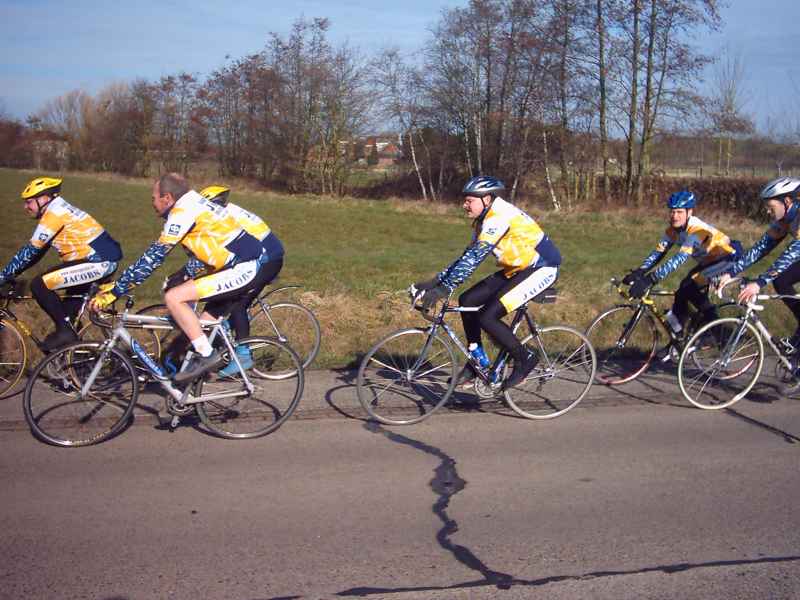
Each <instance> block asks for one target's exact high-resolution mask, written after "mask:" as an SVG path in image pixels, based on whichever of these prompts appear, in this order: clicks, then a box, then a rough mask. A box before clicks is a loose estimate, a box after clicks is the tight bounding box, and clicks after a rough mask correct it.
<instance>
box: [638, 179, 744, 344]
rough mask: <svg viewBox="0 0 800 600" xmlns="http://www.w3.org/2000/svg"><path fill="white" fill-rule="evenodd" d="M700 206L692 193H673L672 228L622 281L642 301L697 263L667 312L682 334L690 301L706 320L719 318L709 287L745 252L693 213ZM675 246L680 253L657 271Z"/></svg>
mask: <svg viewBox="0 0 800 600" xmlns="http://www.w3.org/2000/svg"><path fill="white" fill-rule="evenodd" d="M696 205H697V199H696V198H695V195H694V194H693V193H692V192H690V191H688V190H682V191H679V192H675V193H674V194H672V195H671V196H670V197H669V199H668V200H667V208H668V209H669V227H668V228H667V230H666V232H665V233H664V235H663V237H662V238H661V239H660V240H659V242H658V244H657V245H656V248H655V250H653V252H651V253H650V254H649V255H648V256H647V258H645V259H644V262H643V263H642V264H641V266H640V267H639V268H637V269H634V270H633V271H631V272H630V273H628V274H627V275H626V276H625V277H623V279H622V282H623V283H625V284H626V285H630V286H631V287H630V295H631V296H633V297H634V298H641V297H642V296H644V295H645V294H646V293H647V291H648V290H649V289H650V287H652V286H653V285H654V284H655V283H657V282H659V281H661V280H663V279H664V278H665V277H667V275H669V274H670V273H672V272H673V271H674V270H675V269H677V268H678V267H680V266H681V265H682V264H683V263H684V262H686V261H687V260H688V259H689V257H691V258H693V259H694V260H696V261H697V265H696V266H695V267H694V268H692V270H691V271H689V273H688V274H687V275H686V277H684V278H683V279H682V280H681V283H680V285H679V286H678V291H677V292H675V300H674V302H673V304H672V309H671V310H670V311H669V312H668V313H667V320H668V321H669V324H670V326H671V327H672V329H673V331H675V333H680V331H681V330H682V329H683V323H684V322H685V321H686V318H687V317H688V316H689V302H691V303H692V304H693V305H694V307H695V308H696V309H697V310H698V311H699V312H700V313H701V315H702V318H703V320H704V321H712V320H714V319H715V318H717V312H716V306H715V305H714V304H713V303H712V302H711V300H710V299H709V297H708V284H709V282H710V281H711V280H712V279H713V278H715V277H717V276H719V275H720V274H721V273H723V272H724V271H725V270H726V269H728V268H729V267H730V265H731V264H732V261H733V260H734V259H735V258H736V257H737V256H738V253H740V252H741V244H740V243H739V242H738V241H736V240H731V239H730V238H729V237H728V236H727V235H725V234H724V233H723V232H721V231H720V230H719V229H717V228H716V227H714V226H712V225H709V224H708V223H706V222H704V221H701V220H700V219H698V218H697V217H695V216H694V214H692V213H693V212H694V208H695V206H696ZM673 245H677V246H678V251H677V252H676V253H675V254H674V255H673V256H672V257H671V258H670V259H669V260H667V261H666V262H664V264H662V265H661V266H659V267H658V268H656V269H653V267H655V266H656V265H657V264H658V263H659V262H661V260H662V259H663V258H664V257H665V256H666V255H667V252H669V249H670V248H671V247H672V246H673ZM651 269H653V270H651Z"/></svg>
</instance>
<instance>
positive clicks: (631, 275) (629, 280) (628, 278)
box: [622, 268, 646, 285]
mask: <svg viewBox="0 0 800 600" xmlns="http://www.w3.org/2000/svg"><path fill="white" fill-rule="evenodd" d="M645 272H646V270H645V269H641V268H639V269H633V270H632V271H629V272H628V274H627V275H625V277H623V278H622V283H624V284H625V285H633V283H634V282H635V281H636V280H637V279H639V278H640V277H641V276H642V275H644V274H645Z"/></svg>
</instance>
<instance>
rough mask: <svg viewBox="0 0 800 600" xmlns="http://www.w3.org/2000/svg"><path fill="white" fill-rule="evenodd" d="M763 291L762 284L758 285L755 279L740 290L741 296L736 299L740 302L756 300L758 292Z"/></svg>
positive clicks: (745, 302)
mask: <svg viewBox="0 0 800 600" xmlns="http://www.w3.org/2000/svg"><path fill="white" fill-rule="evenodd" d="M760 291H761V286H760V285H758V284H757V283H756V282H755V281H751V282H750V283H748V284H747V285H746V286H744V287H743V288H742V291H741V292H739V297H738V298H737V299H736V301H737V302H738V303H739V304H747V303H748V302H750V301H751V300H755V299H756V296H758V293H759V292H760Z"/></svg>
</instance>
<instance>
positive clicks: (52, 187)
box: [21, 177, 61, 200]
mask: <svg viewBox="0 0 800 600" xmlns="http://www.w3.org/2000/svg"><path fill="white" fill-rule="evenodd" d="M60 190H61V179H56V178H54V177H37V178H36V179H34V180H32V181H31V182H30V183H29V184H28V185H26V186H25V189H24V190H22V194H21V196H22V199H23V200H29V199H31V198H38V197H39V196H41V195H42V194H47V193H49V194H50V195H52V196H55V195H56V194H58V192H59V191H60Z"/></svg>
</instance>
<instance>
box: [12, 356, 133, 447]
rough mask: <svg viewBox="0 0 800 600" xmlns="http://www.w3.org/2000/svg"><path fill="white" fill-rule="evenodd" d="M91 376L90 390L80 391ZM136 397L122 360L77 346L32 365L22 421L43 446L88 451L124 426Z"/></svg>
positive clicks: (129, 367) (130, 366)
mask: <svg viewBox="0 0 800 600" xmlns="http://www.w3.org/2000/svg"><path fill="white" fill-rule="evenodd" d="M98 361H99V363H98ZM90 377H93V380H92V382H91V385H89V386H88V389H87V390H83V389H82V388H84V387H85V384H86V383H87V382H88V381H89V379H90ZM138 395H139V382H138V380H137V378H136V374H135V369H134V367H133V364H132V363H131V361H130V359H129V358H128V357H127V356H125V355H124V354H123V353H122V352H120V351H119V350H117V349H111V350H109V351H104V350H103V349H102V345H101V344H94V343H83V342H78V343H77V344H72V345H70V346H66V347H64V348H62V349H61V350H59V351H57V352H54V353H52V354H49V355H47V357H46V358H45V359H44V360H43V361H42V362H40V363H39V364H38V365H37V366H36V368H35V369H34V371H33V373H32V374H31V376H30V379H28V384H27V385H26V386H25V396H24V399H23V406H24V409H25V420H26V421H27V422H28V425H29V426H30V428H31V431H32V432H33V434H34V435H35V436H36V437H37V438H39V439H40V440H42V441H44V442H47V443H48V444H53V445H55V446H67V447H70V446H88V445H90V444H97V443H99V442H102V441H104V440H107V439H108V438H110V437H112V436H114V435H115V434H117V433H118V432H119V431H120V430H121V429H122V428H123V427H124V426H125V425H126V424H127V423H128V422H129V420H130V417H131V414H132V413H133V408H134V405H135V404H136V399H137V397H138Z"/></svg>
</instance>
